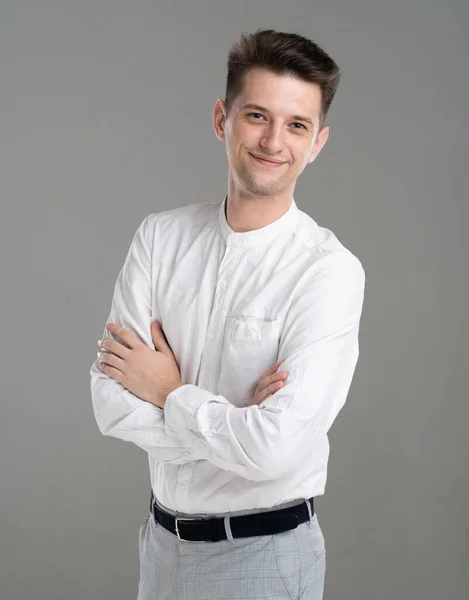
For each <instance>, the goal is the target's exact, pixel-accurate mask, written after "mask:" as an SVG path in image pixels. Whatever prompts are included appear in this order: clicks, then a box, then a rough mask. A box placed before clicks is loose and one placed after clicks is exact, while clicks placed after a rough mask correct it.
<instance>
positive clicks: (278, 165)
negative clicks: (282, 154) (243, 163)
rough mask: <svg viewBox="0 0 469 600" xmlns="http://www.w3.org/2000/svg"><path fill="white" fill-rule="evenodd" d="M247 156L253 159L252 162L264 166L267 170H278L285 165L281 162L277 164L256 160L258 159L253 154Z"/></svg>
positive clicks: (260, 159)
mask: <svg viewBox="0 0 469 600" xmlns="http://www.w3.org/2000/svg"><path fill="white" fill-rule="evenodd" d="M249 154H250V155H251V156H252V158H253V159H254V160H255V161H256V162H257V163H259V164H260V165H263V166H265V167H269V168H271V169H278V168H279V167H281V166H282V165H284V164H285V163H283V162H281V163H278V162H273V161H271V160H264V159H262V158H258V157H257V156H255V155H254V154H251V153H249Z"/></svg>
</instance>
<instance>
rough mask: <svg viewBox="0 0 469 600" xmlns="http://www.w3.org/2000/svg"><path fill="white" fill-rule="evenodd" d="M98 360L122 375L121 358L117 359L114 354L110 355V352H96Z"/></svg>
mask: <svg viewBox="0 0 469 600" xmlns="http://www.w3.org/2000/svg"><path fill="white" fill-rule="evenodd" d="M98 358H99V360H100V361H101V362H102V363H104V364H105V365H109V366H111V367H114V368H115V369H118V370H119V371H121V373H124V371H125V361H123V360H122V358H119V357H118V356H116V355H115V354H111V352H98Z"/></svg>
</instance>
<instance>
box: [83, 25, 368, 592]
mask: <svg viewBox="0 0 469 600" xmlns="http://www.w3.org/2000/svg"><path fill="white" fill-rule="evenodd" d="M338 82H339V70H338V68H337V65H336V64H335V62H334V61H333V60H332V59H331V58H330V57H329V56H328V55H327V54H326V53H325V52H324V51H323V50H322V49H320V48H319V47H318V46H317V45H316V44H314V43H313V42H312V41H310V40H308V39H306V38H304V37H302V36H299V35H295V34H287V33H280V32H275V31H273V30H264V31H257V32H255V33H254V34H252V35H247V34H243V35H242V36H241V39H240V41H239V42H238V43H237V44H235V45H234V47H233V48H232V49H231V51H230V54H229V58H228V79H227V89H226V96H225V101H222V100H221V99H218V100H217V102H216V103H215V106H214V110H213V125H214V129H215V133H216V135H217V138H218V139H219V140H220V141H223V142H224V143H225V145H226V151H227V157H228V165H229V177H228V194H227V196H226V197H225V199H224V200H223V201H222V202H204V203H199V204H192V205H188V206H184V207H182V208H177V209H172V210H166V211H163V212H160V213H156V214H151V215H149V216H148V217H146V218H145V219H144V220H143V222H142V223H141V225H140V226H139V228H138V230H137V232H136V234H135V236H134V238H133V241H132V244H131V246H130V249H129V252H128V255H127V258H126V260H125V264H124V266H123V268H122V270H121V272H120V274H119V276H118V279H117V282H116V286H115V291H114V296H113V301H112V307H111V313H110V316H109V319H108V323H107V325H106V329H105V331H104V336H103V339H102V340H99V342H98V344H99V345H100V346H101V347H102V349H103V351H102V352H101V353H100V356H99V359H97V360H96V362H95V363H94V364H93V365H92V367H91V390H92V397H93V408H94V414H95V417H96V421H97V423H98V426H99V429H100V431H101V432H102V433H103V434H104V435H111V436H114V437H117V438H121V439H123V440H127V441H130V442H133V443H134V444H136V445H137V446H139V447H140V448H142V449H143V450H145V451H146V452H147V453H148V456H149V466H150V475H151V486H152V498H151V510H150V514H149V515H148V517H147V518H146V519H145V520H144V522H143V524H142V526H141V528H140V533H139V544H140V584H139V591H138V599H139V600H160V599H161V598H168V599H169V598H174V600H176V599H179V598H180V599H184V600H189V599H191V600H195V599H197V600H207V599H208V598H218V599H220V600H221V599H222V598H237V599H248V598H249V599H251V598H276V599H278V600H280V599H281V598H285V599H291V598H300V597H301V598H303V599H304V600H306V599H307V600H313V599H314V600H317V599H320V598H322V595H323V586H324V574H325V562H326V557H325V545H324V537H323V535H322V531H321V528H320V526H319V522H318V519H317V516H316V514H315V512H314V498H315V497H316V496H320V495H322V494H323V493H324V488H325V483H326V468H327V459H328V454H329V445H328V438H327V432H328V430H329V428H330V426H331V424H332V422H333V421H334V419H335V418H336V416H337V414H338V412H339V411H340V409H341V408H342V406H343V404H344V402H345V399H346V396H347V393H348V390H349V387H350V383H351V380H352V377H353V373H354V370H355V366H356V363H357V359H358V354H359V349H358V331H359V322H360V318H361V312H362V304H363V293H364V284H365V274H364V270H363V268H362V265H361V263H360V261H359V260H358V259H357V258H356V257H355V256H354V255H353V254H352V253H351V252H350V251H349V250H348V249H346V248H345V247H344V246H343V245H342V244H341V243H340V242H339V240H338V239H337V237H336V236H335V235H334V234H333V233H332V232H331V231H330V230H328V229H325V228H323V227H321V226H319V225H318V224H317V223H316V222H315V221H314V220H313V219H312V218H311V217H309V216H308V215H306V214H305V213H304V212H302V211H300V210H299V209H298V208H297V206H296V203H295V200H294V198H293V191H294V188H295V185H296V181H297V178H298V176H299V175H300V174H301V173H302V171H303V169H304V168H305V167H306V166H307V165H308V164H310V163H312V162H313V161H314V159H315V158H316V156H317V155H318V154H319V152H320V151H321V149H322V148H323V146H324V144H325V143H326V140H327V138H328V135H329V128H328V127H326V126H324V121H325V118H326V115H327V111H328V109H329V106H330V104H331V101H332V99H333V97H334V94H335V91H336V89H337V85H338ZM98 354H99V353H98ZM281 363H283V364H282V369H283V370H282V371H279V370H278V369H279V367H280V364H281Z"/></svg>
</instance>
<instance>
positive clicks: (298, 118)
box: [241, 104, 314, 127]
mask: <svg viewBox="0 0 469 600" xmlns="http://www.w3.org/2000/svg"><path fill="white" fill-rule="evenodd" d="M245 108H253V109H254V110H259V111H261V112H265V113H269V114H270V111H269V109H268V108H265V107H264V106H259V104H245V105H244V106H242V107H241V109H242V110H244V109H245ZM291 118H292V119H293V120H294V121H304V122H305V123H309V124H310V125H311V126H312V127H314V123H313V121H312V119H310V118H309V117H303V116H302V115H293V116H292V117H291Z"/></svg>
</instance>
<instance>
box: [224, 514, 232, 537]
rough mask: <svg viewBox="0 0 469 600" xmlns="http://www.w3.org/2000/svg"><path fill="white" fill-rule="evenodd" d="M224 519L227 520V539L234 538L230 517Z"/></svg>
mask: <svg viewBox="0 0 469 600" xmlns="http://www.w3.org/2000/svg"><path fill="white" fill-rule="evenodd" d="M224 521H225V531H226V539H227V540H232V539H234V538H233V534H232V533H231V523H230V517H225V518H224Z"/></svg>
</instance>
